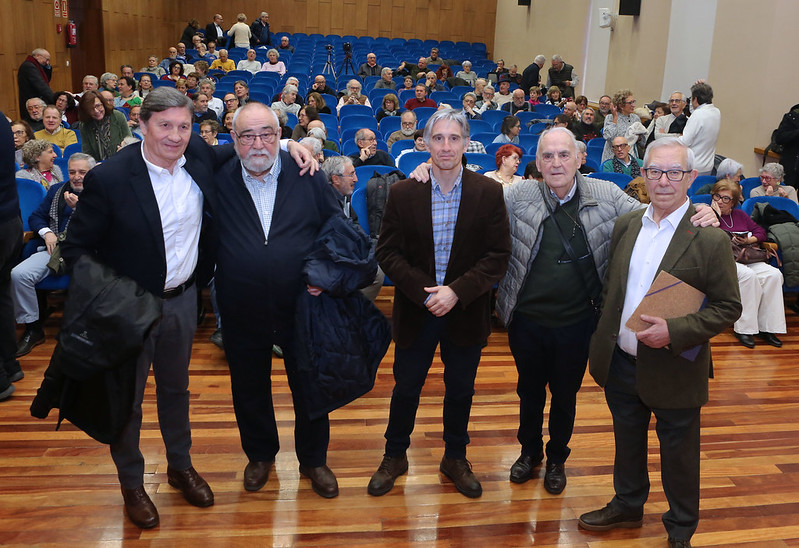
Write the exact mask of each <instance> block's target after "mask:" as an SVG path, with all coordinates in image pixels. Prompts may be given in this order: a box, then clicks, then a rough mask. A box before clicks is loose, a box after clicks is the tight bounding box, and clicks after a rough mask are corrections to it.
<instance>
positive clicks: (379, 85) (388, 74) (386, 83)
mask: <svg viewBox="0 0 799 548" xmlns="http://www.w3.org/2000/svg"><path fill="white" fill-rule="evenodd" d="M393 76H394V71H392V70H391V68H389V67H383V70H381V71H380V80H378V81H377V82H376V83H375V87H374V89H397V83H396V82H395V81H394V80H393V78H392V77H393Z"/></svg>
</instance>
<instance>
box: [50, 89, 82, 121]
mask: <svg viewBox="0 0 799 548" xmlns="http://www.w3.org/2000/svg"><path fill="white" fill-rule="evenodd" d="M53 102H54V104H55V106H56V108H58V110H59V112H60V113H61V121H62V122H66V123H67V124H69V125H72V124H74V123H75V122H77V121H78V109H77V103H76V102H75V98H74V97H73V96H72V94H71V93H70V92H68V91H56V92H55V94H54V95H53Z"/></svg>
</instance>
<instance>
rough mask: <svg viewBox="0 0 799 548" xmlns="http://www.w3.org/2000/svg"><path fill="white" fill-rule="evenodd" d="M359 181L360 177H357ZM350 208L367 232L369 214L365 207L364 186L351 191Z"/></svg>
mask: <svg viewBox="0 0 799 548" xmlns="http://www.w3.org/2000/svg"><path fill="white" fill-rule="evenodd" d="M358 180H359V181H360V177H358ZM351 204H352V210H353V211H354V212H355V214H356V215H357V216H358V223H359V224H360V225H361V228H363V231H364V232H366V233H367V234H369V216H368V215H369V214H368V212H367V209H366V188H365V187H364V188H358V189H356V190H355V192H353V193H352V198H351Z"/></svg>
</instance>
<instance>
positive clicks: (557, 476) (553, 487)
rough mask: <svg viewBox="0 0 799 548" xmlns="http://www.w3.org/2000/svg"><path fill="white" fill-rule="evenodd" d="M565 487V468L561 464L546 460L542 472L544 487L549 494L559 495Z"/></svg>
mask: <svg viewBox="0 0 799 548" xmlns="http://www.w3.org/2000/svg"><path fill="white" fill-rule="evenodd" d="M565 488H566V469H565V468H564V467H563V465H562V464H555V463H554V462H549V461H547V471H546V473H545V474H544V489H546V490H547V493H549V494H550V495H560V494H561V493H562V492H563V490H564V489H565Z"/></svg>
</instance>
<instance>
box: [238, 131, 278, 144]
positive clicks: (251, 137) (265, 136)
mask: <svg viewBox="0 0 799 548" xmlns="http://www.w3.org/2000/svg"><path fill="white" fill-rule="evenodd" d="M236 137H238V139H239V142H240V143H241V144H242V145H245V146H250V145H252V144H254V143H255V140H256V139H261V142H263V143H274V142H275V139H277V133H276V132H274V131H267V132H265V133H258V134H256V133H247V134H245V135H241V134H240V133H236Z"/></svg>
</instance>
